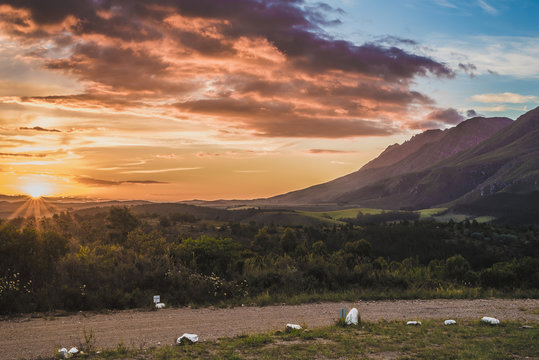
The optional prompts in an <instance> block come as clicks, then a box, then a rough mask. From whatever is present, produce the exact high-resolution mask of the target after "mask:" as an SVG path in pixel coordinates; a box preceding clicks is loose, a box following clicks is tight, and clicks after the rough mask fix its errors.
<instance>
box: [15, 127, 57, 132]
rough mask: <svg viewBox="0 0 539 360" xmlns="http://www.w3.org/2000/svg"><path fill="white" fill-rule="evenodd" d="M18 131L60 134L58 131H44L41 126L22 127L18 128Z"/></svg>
mask: <svg viewBox="0 0 539 360" xmlns="http://www.w3.org/2000/svg"><path fill="white" fill-rule="evenodd" d="M19 130H34V131H44V132H55V133H59V132H61V131H60V130H58V129H45V128H42V127H41V126H34V127H26V126H22V127H20V128H19Z"/></svg>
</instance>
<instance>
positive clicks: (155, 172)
mask: <svg viewBox="0 0 539 360" xmlns="http://www.w3.org/2000/svg"><path fill="white" fill-rule="evenodd" d="M199 169H202V167H178V168H170V169H154V170H129V171H122V172H121V173H122V174H157V173H165V172H172V171H190V170H199Z"/></svg>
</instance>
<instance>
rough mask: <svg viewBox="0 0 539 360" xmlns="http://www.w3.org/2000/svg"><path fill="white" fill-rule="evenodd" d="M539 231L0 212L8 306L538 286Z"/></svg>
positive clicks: (1, 273)
mask: <svg viewBox="0 0 539 360" xmlns="http://www.w3.org/2000/svg"><path fill="white" fill-rule="evenodd" d="M538 242H539V237H538V234H537V231H536V229H535V228H534V227H503V226H493V225H489V224H478V223H476V222H462V223H454V222H449V223H445V224H443V223H436V222H432V221H418V220H417V219H416V220H414V221H408V220H404V221H400V222H394V223H391V224H380V223H365V224H363V225H357V224H355V223H350V224H347V225H339V226H327V225H326V226H324V225H318V226H307V227H302V226H297V227H290V226H282V225H264V224H257V223H253V222H251V223H247V224H242V223H224V222H221V223H219V222H215V221H205V220H203V219H197V218H195V217H193V216H190V215H189V214H170V215H167V216H158V215H152V214H145V215H139V216H135V215H134V214H133V213H132V212H131V211H130V210H129V209H128V208H122V207H112V208H110V209H109V210H108V211H106V212H102V213H98V214H94V215H79V214H77V213H61V214H57V215H54V216H53V217H51V218H43V219H40V220H39V221H37V220H35V219H34V220H33V221H27V220H23V219H16V220H14V221H3V222H2V223H0V311H1V312H2V313H15V312H32V311H51V310H54V309H65V310H90V309H104V308H108V309H124V308H136V307H148V306H150V305H151V301H152V295H154V294H161V297H162V299H164V300H165V301H166V302H167V303H168V304H170V305H177V306H181V305H188V304H200V305H204V304H218V303H227V302H228V303H241V302H243V301H255V300H256V299H257V298H260V297H261V296H264V295H267V296H273V295H275V296H277V295H278V296H280V297H281V298H286V297H291V296H297V295H302V294H319V293H332V292H333V293H338V292H342V291H348V290H354V291H356V293H357V294H361V293H362V292H363V291H365V292H367V291H368V292H369V293H370V294H380V296H381V297H383V296H384V294H388V293H390V294H393V295H391V296H397V297H398V296H399V293H401V294H410V293H413V291H412V290H414V291H415V290H417V292H416V293H417V294H420V295H418V296H422V295H421V294H423V295H425V294H426V295H427V296H443V291H442V292H440V291H441V290H443V289H456V290H458V291H461V290H466V289H480V290H481V289H497V290H499V291H500V293H505V294H511V293H514V292H515V291H517V290H519V291H527V294H532V296H535V295H533V294H538V293H539V291H538V290H539V246H538V245H539V244H538ZM419 290H420V291H419ZM436 294H438V295H436ZM440 294H441V295H440ZM403 296H404V295H403ZM253 299H255V300H253Z"/></svg>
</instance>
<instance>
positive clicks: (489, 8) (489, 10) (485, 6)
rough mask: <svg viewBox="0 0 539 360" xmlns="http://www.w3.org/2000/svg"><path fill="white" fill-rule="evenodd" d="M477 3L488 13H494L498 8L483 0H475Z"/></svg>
mask: <svg viewBox="0 0 539 360" xmlns="http://www.w3.org/2000/svg"><path fill="white" fill-rule="evenodd" d="M477 4H478V5H479V6H480V7H481V8H482V9H483V10H484V11H485V12H487V13H489V14H490V15H496V14H497V13H498V10H497V9H496V8H494V7H492V6H491V5H489V4H488V3H487V2H486V1H485V0H477Z"/></svg>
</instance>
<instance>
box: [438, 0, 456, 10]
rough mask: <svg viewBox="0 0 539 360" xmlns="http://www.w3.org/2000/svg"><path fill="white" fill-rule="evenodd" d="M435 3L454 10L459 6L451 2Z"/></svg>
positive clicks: (444, 0) (446, 0)
mask: <svg viewBox="0 0 539 360" xmlns="http://www.w3.org/2000/svg"><path fill="white" fill-rule="evenodd" d="M434 1H435V3H436V4H438V5H440V6H443V7H447V8H453V9H456V8H457V6H456V5H455V4H453V3H452V2H451V1H449V0H434Z"/></svg>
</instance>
